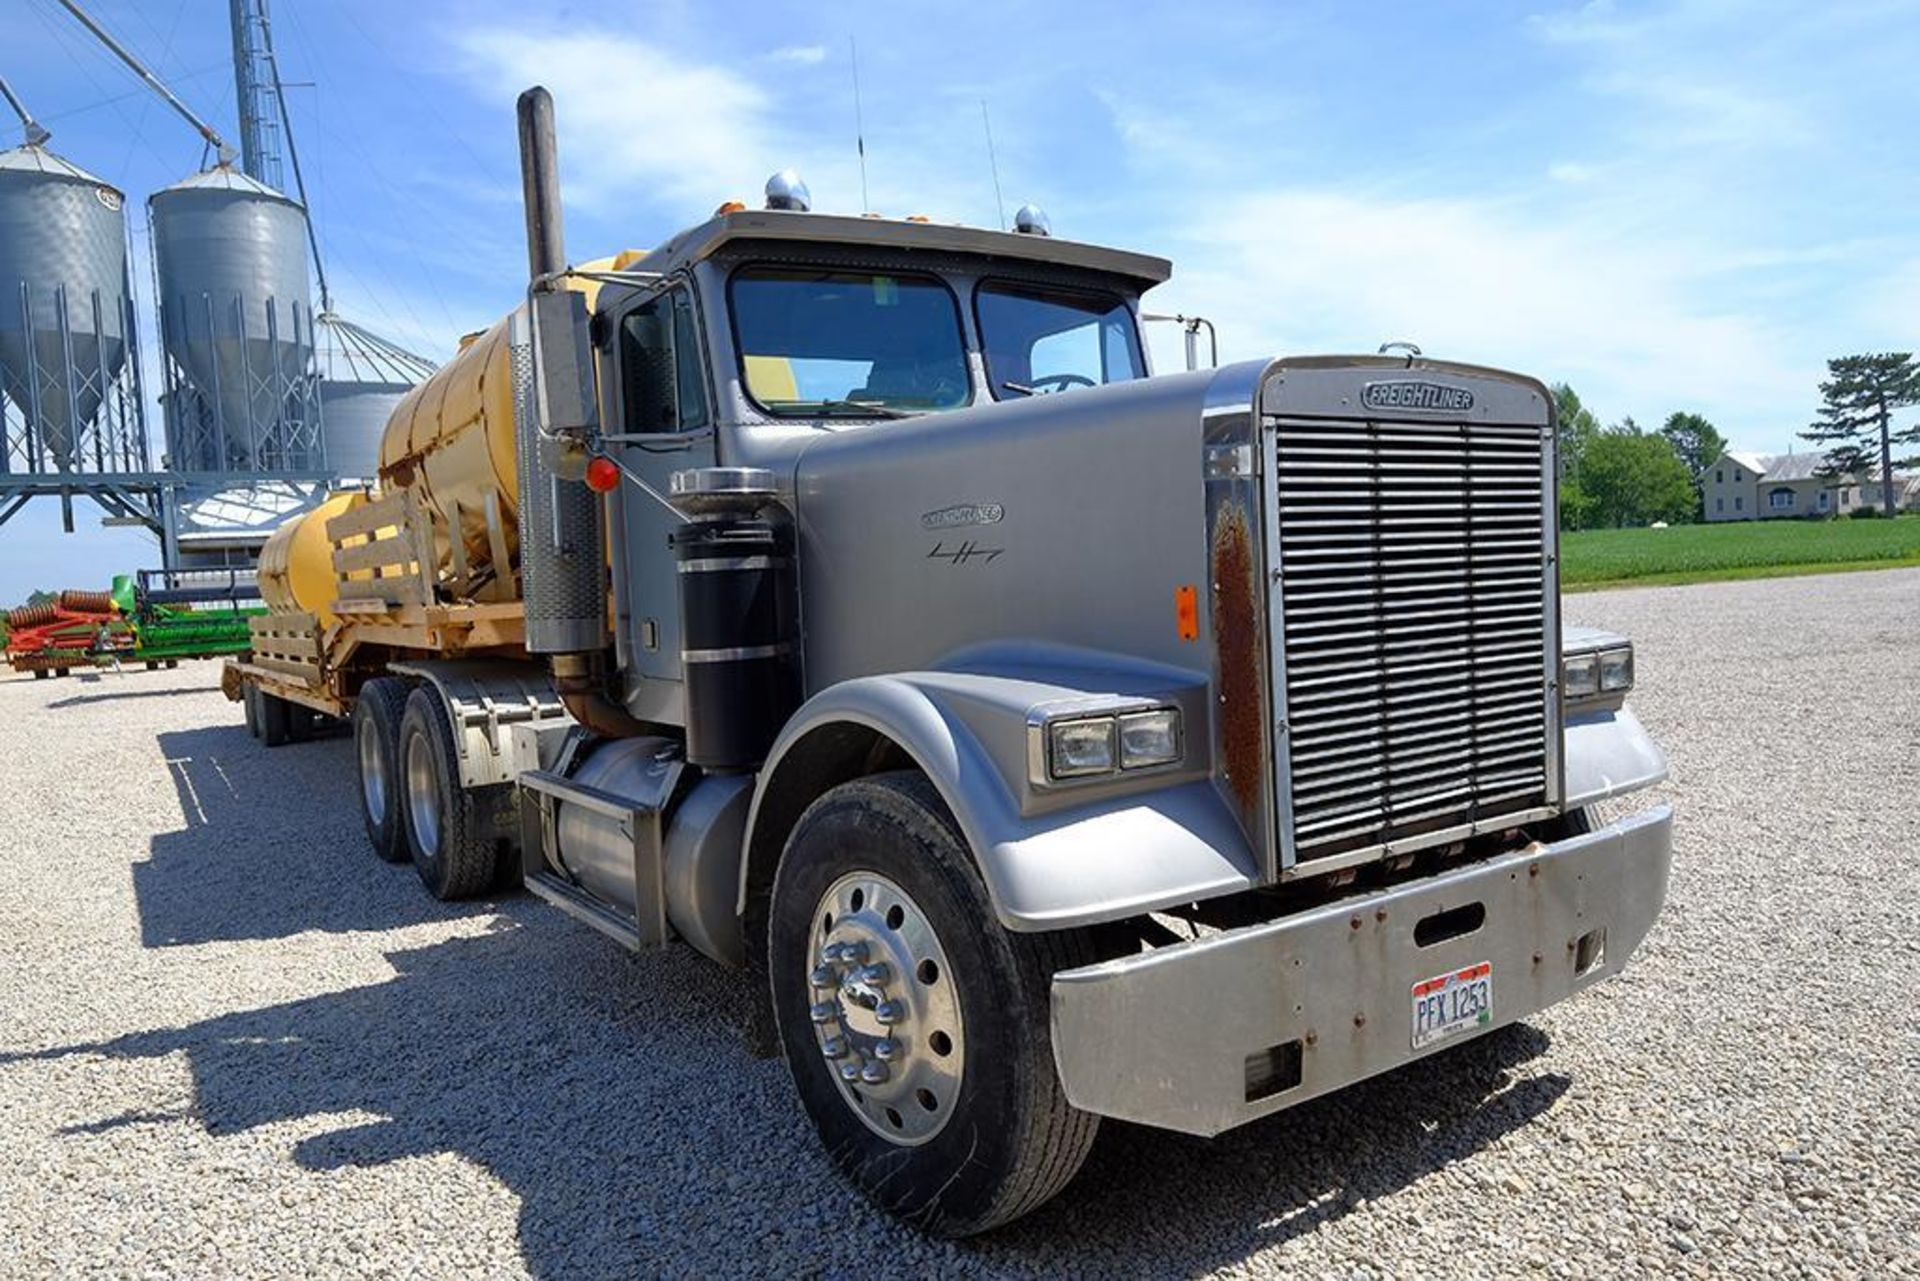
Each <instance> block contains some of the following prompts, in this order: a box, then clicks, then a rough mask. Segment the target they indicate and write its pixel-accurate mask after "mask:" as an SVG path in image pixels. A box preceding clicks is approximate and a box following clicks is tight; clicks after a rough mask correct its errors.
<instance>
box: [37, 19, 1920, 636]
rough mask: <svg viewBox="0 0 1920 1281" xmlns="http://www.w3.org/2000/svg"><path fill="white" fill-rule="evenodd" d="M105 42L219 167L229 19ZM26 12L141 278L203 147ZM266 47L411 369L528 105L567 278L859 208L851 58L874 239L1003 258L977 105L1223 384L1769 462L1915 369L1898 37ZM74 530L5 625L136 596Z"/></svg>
mask: <svg viewBox="0 0 1920 1281" xmlns="http://www.w3.org/2000/svg"><path fill="white" fill-rule="evenodd" d="M92 8H93V9H94V11H95V12H96V13H97V14H98V15H99V16H100V17H101V19H102V20H103V21H104V22H105V23H106V24H107V25H108V26H109V27H111V28H112V29H113V30H114V31H116V32H117V33H119V34H120V35H121V36H123V37H124V38H125V39H126V40H127V41H128V42H130V43H132V44H134V45H135V46H136V47H137V48H138V49H139V50H140V51H141V52H142V53H143V54H144V55H145V56H146V57H148V58H149V59H150V60H151V61H152V62H153V64H154V65H155V66H157V67H158V68H159V69H160V70H161V71H162V73H163V74H164V75H165V76H166V77H167V78H168V79H169V80H170V81H171V82H172V83H174V84H175V86H176V87H177V88H178V90H179V92H180V93H181V95H182V96H183V97H185V98H187V99H188V100H189V101H190V102H191V103H193V104H195V105H196V106H197V107H198V109H200V110H201V111H202V112H203V113H205V114H207V115H209V116H211V117H212V118H213V119H214V120H215V121H216V123H217V124H219V125H220V126H222V127H225V128H229V129H231V127H232V117H233V87H232V75H231V71H230V68H229V65H228V62H227V58H228V47H229V46H228V40H229V37H228V33H227V28H226V21H225V11H226V6H225V5H224V4H221V3H218V0H94V3H93V4H92ZM8 13H9V17H8V21H7V22H6V24H5V25H6V31H7V40H6V42H5V46H4V48H3V49H0V70H4V71H5V73H6V74H7V75H8V76H9V78H10V79H11V80H12V81H13V83H14V85H15V87H16V89H18V90H19V91H20V93H21V94H22V95H23V96H24V97H25V98H26V100H27V102H28V104H29V105H30V106H31V107H32V108H33V110H34V111H35V112H36V114H38V115H39V116H40V117H41V118H42V120H43V122H44V123H46V124H47V125H48V126H49V127H51V128H52V130H53V131H54V135H55V137H54V142H53V146H54V148H55V149H56V150H58V151H60V152H62V153H63V154H65V155H66V156H68V157H69V158H70V159H72V160H74V161H75V162H76V163H79V164H81V165H82V166H84V167H86V168H89V169H91V170H93V171H94V172H95V173H98V174H99V175H100V176H102V177H104V178H106V179H108V180H109V181H111V182H113V183H115V184H116V185H118V186H120V187H122V188H123V189H125V190H126V191H127V192H128V193H129V195H130V196H131V197H133V199H131V200H130V201H129V204H128V207H129V209H130V210H132V211H133V213H134V215H135V226H134V233H135V240H136V246H137V248H138V251H139V253H140V254H141V262H142V267H141V270H142V272H143V273H144V253H145V249H144V241H145V235H146V228H145V225H144V218H143V215H144V207H143V204H142V200H143V198H144V196H145V195H146V194H147V193H148V192H150V191H151V190H153V189H154V188H156V187H158V186H162V185H165V184H166V183H168V182H170V181H172V180H174V179H176V178H178V177H181V176H184V175H185V174H186V173H188V172H190V171H192V170H193V169H195V168H196V167H198V164H199V159H200V146H199V142H198V139H197V138H195V137H194V136H193V135H192V134H191V133H190V132H189V131H188V130H187V129H186V128H185V127H184V126H183V125H181V124H180V123H179V122H178V121H177V120H176V119H175V118H174V117H173V116H171V115H170V114H169V113H168V112H167V110H166V109H165V108H164V107H163V106H162V105H161V104H160V103H159V102H158V101H157V100H155V99H153V98H152V97H151V96H150V95H148V94H146V93H145V92H144V91H143V90H142V89H141V88H140V86H139V85H138V84H137V83H136V82H135V81H134V80H133V79H132V78H131V77H130V76H129V75H128V74H127V73H126V72H125V71H124V70H123V69H121V68H120V67H119V66H118V64H116V63H113V62H111V61H109V60H108V58H107V57H106V55H105V54H104V53H103V52H102V51H101V50H99V49H98V48H97V47H95V46H93V45H92V44H91V43H90V42H89V41H88V40H87V38H86V37H85V36H84V35H83V34H82V33H81V32H80V31H79V30H78V28H77V27H76V26H75V25H74V24H73V22H72V20H71V19H70V18H67V17H66V16H65V15H64V13H62V12H61V11H60V9H59V7H58V6H57V5H56V4H55V3H53V0H9V4H8ZM273 13H274V25H275V32H276V36H277V43H278V46H279V52H280V56H281V64H282V69H283V72H284V74H285V75H286V76H287V78H288V79H289V80H291V81H296V82H310V84H311V87H300V88H294V89H291V90H289V93H290V95H291V98H290V100H291V102H292V105H293V111H294V125H295V129H296V131H297V135H298V139H299V142H300V145H301V148H302V158H303V160H304V162H305V163H306V165H307V169H308V179H309V183H310V184H311V185H312V186H313V187H314V188H315V200H314V205H315V212H316V216H317V219H318V223H319V227H320V233H321V239H322V243H323V247H324V249H325V252H326V254H327V257H328V268H329V272H330V274H331V275H332V277H333V279H334V292H335V295H336V298H337V301H338V302H339V304H340V308H341V310H342V311H343V312H344V313H346V314H348V315H350V316H351V317H352V318H354V319H357V320H359V321H361V322H362V323H364V324H367V325H369V326H371V327H373V328H375V329H378V330H380V331H382V332H384V333H386V334H388V335H389V336H390V337H393V338H396V339H398V340H400V341H402V342H404V343H406V344H408V345H411V346H413V347H415V348H416V349H418V350H420V351H422V352H423V353H425V354H428V355H434V356H439V355H443V354H444V353H445V352H447V351H448V350H450V349H451V346H452V343H453V341H454V339H455V338H456V336H457V335H459V334H460V333H462V332H464V331H467V330H470V329H475V328H479V327H481V326H483V325H485V324H487V323H489V322H490V321H491V320H492V319H493V318H495V317H496V316H498V315H499V314H500V313H501V312H503V311H504V310H506V309H507V308H508V307H509V306H511V305H512V304H513V302H514V301H515V298H516V296H517V293H518V290H519V287H520V285H519V282H520V279H521V276H522V274H523V273H524V270H525V258H524V249H523V247H522V242H521V239H520V224H519V191H518V174H517V168H516V161H515V156H514V130H513V118H512V106H513V99H514V96H515V95H516V94H517V93H518V91H519V90H520V89H521V88H523V87H525V86H526V85H527V84H529V83H533V82H535V81H539V82H543V83H545V84H547V85H548V86H549V87H551V88H552V89H553V90H554V92H555V95H556V98H557V99H558V103H559V111H560V129H561V145H562V169H563V177H564V179H565V183H566V191H567V196H568V200H569V209H568V217H569V225H568V243H569V249H570V251H571V253H572V256H574V257H575V258H585V257H589V256H594V255H596V254H599V253H602V252H609V251H611V250H613V249H615V248H619V247H625V246H638V247H646V246H649V245H652V244H655V243H657V242H659V241H660V240H662V239H664V238H666V237H667V236H668V235H670V234H671V233H672V232H673V231H675V230H677V229H679V228H680V227H682V226H685V225H688V224H691V223H694V222H697V221H699V220H701V219H702V218H704V217H705V216H706V215H707V214H708V213H710V212H711V211H712V209H713V208H714V206H715V205H717V204H719V203H720V202H721V201H722V200H725V199H729V198H741V199H746V200H750V201H751V200H755V199H756V198H757V194H758V192H759V189H760V186H761V183H762V182H763V181H764V179H765V177H766V175H767V174H768V173H769V172H771V171H772V170H774V169H776V168H779V167H781V166H784V165H794V166H796V167H798V168H799V169H800V170H801V171H802V173H803V174H804V175H805V176H806V177H807V179H808V182H809V184H810V185H811V187H812V189H813V193H814V201H815V207H816V208H821V209H827V210H836V211H853V210H856V209H857V208H858V207H859V205H860V180H859V171H858V169H857V167H856V162H855V155H854V147H853V131H854V110H853V96H852V82H851V77H850V74H849V59H848V37H849V35H850V34H851V35H853V36H854V37H856V38H857V40H858V42H859V43H858V48H859V63H860V78H861V93H862V99H863V105H864V113H865V122H866V138H867V155H868V182H869V187H870V190H871V205H872V207H873V208H875V209H877V210H880V211H882V212H885V213H890V214H909V213H925V214H928V215H930V216H932V217H934V218H936V219H950V220H956V221H962V222H968V223H976V224H985V225H991V224H993V223H995V222H996V221H997V219H998V217H999V215H998V212H997V208H996V201H995V194H994V184H993V178H992V174H991V172H990V170H989V167H988V163H987V149H986V144H985V140H984V137H983V133H982V128H981V111H980V104H981V101H982V100H983V99H984V100H986V101H987V102H988V104H989V105H990V108H991V112H992V119H993V134H994V142H995V145H996V150H997V155H998V161H999V170H1000V185H1001V188H1002V190H1003V191H1004V194H1005V205H1006V209H1007V211H1008V212H1009V213H1011V211H1012V210H1013V209H1014V208H1015V207H1016V206H1018V205H1019V204H1020V203H1022V202H1024V201H1027V200H1034V201H1037V202H1039V203H1041V204H1042V205H1044V206H1045V207H1046V208H1047V210H1048V211H1049V213H1050V214H1051V216H1052V219H1053V226H1054V230H1055V232H1056V234H1059V235H1062V236H1066V237H1071V238H1074V239H1081V240H1092V241H1100V242H1106V243H1113V244H1118V245H1122V246H1126V247H1129V248H1137V249H1143V250H1148V251H1151V252H1156V253H1160V254H1164V255H1166V256H1168V257H1170V258H1172V259H1173V260H1174V264H1175V276H1174V279H1173V281H1172V282H1171V283H1170V284H1168V285H1167V286H1164V287H1163V288H1162V289H1161V290H1159V291H1156V293H1155V294H1154V295H1153V296H1152V297H1151V299H1150V303H1151V305H1153V306H1155V307H1156V308H1158V309H1161V310H1186V311H1197V312H1200V313H1202V314H1205V315H1208V316H1210V317H1212V318H1214V319H1215V320H1216V321H1217V322H1218V324H1219V326H1220V332H1221V346H1222V355H1223V357H1224V358H1227V359H1237V358H1242V357H1249V356H1255V355H1262V354H1269V353H1273V354H1280V353H1300V352H1307V351H1353V350H1363V351H1371V350H1373V349H1374V348H1375V347H1376V346H1377V345H1378V344H1379V343H1380V342H1382V341H1384V340H1387V339H1395V338H1405V339H1412V340H1414V341H1417V342H1419V343H1420V344H1421V345H1422V346H1423V347H1424V348H1425V349H1426V350H1427V352H1428V353H1429V354H1434V355H1440V356H1445V357H1449V358H1454V359H1461V360H1468V361H1473V362H1478V363H1483V364H1491V365H1499V366H1505V367H1510V368H1514V369H1519V370H1522V371H1525V372H1528V373H1532V374H1535V375H1537V376H1539V377H1542V378H1544V379H1547V380H1549V381H1561V380H1564V381H1568V382H1571V383H1572V384H1573V386H1574V387H1575V388H1576V389H1577V390H1578V391H1579V392H1580V394H1581V395H1582V397H1583V398H1584V399H1585V400H1586V402H1587V404H1588V405H1589V406H1590V407H1592V408H1593V409H1594V410H1595V411H1596V412H1597V413H1598V414H1599V415H1600V416H1601V417H1602V419H1603V420H1605V421H1608V422H1613V421H1617V420H1618V419H1620V418H1622V417H1624V416H1627V415H1632V416H1633V417H1635V418H1636V419H1637V420H1638V421H1640V422H1641V423H1642V424H1643V425H1654V424H1657V423H1658V422H1659V421H1660V420H1662V419H1664V417H1665V416H1666V415H1667V414H1668V413H1670V412H1672V411H1674V410H1677V409H1688V410H1696V411H1699V412H1702V413H1705V414H1706V415H1707V416H1708V417H1710V418H1711V419H1713V420H1714V422H1715V423H1717V424H1718V425H1719V426H1720V428H1721V430H1722V431H1723V432H1724V433H1725V434H1726V435H1728V436H1729V437H1730V438H1731V439H1732V440H1733V441H1734V442H1735V443H1736V444H1737V445H1739V446H1742V447H1745V448H1749V449H1755V450H1763V451H1780V450H1783V449H1785V448H1787V447H1788V446H1789V445H1790V444H1791V443H1792V433H1793V432H1794V430H1795V429H1796V428H1797V427H1798V426H1799V425H1800V424H1803V423H1805V422H1806V421H1807V420H1808V419H1810V418H1811V416H1812V414H1813V411H1814V408H1815V404H1816V400H1817V389H1816V385H1817V383H1818V381H1819V378H1820V375H1821V373H1822V370H1823V361H1824V360H1825V359H1826V358H1827V357H1828V356H1832V355H1838V354H1842V353H1846V352H1853V351H1859V350H1868V349H1875V350H1878V349H1887V348H1893V349H1910V348H1912V347H1913V346H1914V345H1915V344H1916V339H1917V337H1920V335H1916V333H1915V330H1916V327H1917V324H1916V322H1917V321H1920V309H1917V308H1916V304H1917V303H1920V246H1917V245H1916V243H1915V240H1914V236H1913V228H1914V223H1915V213H1914V211H1915V210H1916V208H1920V174H1916V169H1915V166H1914V163H1913V159H1912V154H1913V153H1912V147H1911V142H1910V138H1909V132H1910V128H1911V124H1912V121H1913V120H1914V118H1915V111H1914V108H1915V106H1916V102H1915V99H1916V96H1920V91H1917V90H1916V85H1920V77H1916V76H1915V75H1914V74H1913V70H1912V69H1913V67H1914V66H1915V65H1920V8H1917V7H1916V6H1914V5H1912V4H1911V3H1858V4H1847V3H1832V4H1829V3H1822V4H1817V5H1807V4H1804V3H1781V4H1773V3H1743V4H1735V3H1724V2H1717V0H1705V2H1696V0H1684V2H1681V3H1671V4H1664V3H1648V4H1636V3H1625V2H1620V3H1589V4H1573V3H1566V4H1555V3H1540V2H1537V3H1531V4H1501V3H1493V2H1479V3H1470V2H1467V0H1453V2H1448V0H1434V2H1429V3H1422V4H1404V5H1391V4H1389V5H1374V6H1366V7H1364V8H1362V7H1356V6H1352V5H1346V4H1336V3H1326V4H1290V5H1284V6H1279V5H1262V4H1205V3H1199V2H1197V0H1195V2H1191V3H1186V4H1180V5H1170V4H1145V3H1142V4H1133V5H1115V4H1103V5H1098V6H1073V5H1036V4H1033V3H1031V2H1030V0H1028V2H1026V3H1017V4H1016V3H999V2H997V0H968V2H967V3H964V4H911V5H889V6H874V5H853V4H820V5H813V6H806V7H801V6H785V5H773V4H767V3H761V2H751V3H727V4H693V3H662V4H622V5H586V4H579V5H550V4H529V3H496V2H494V0H468V2H465V3H459V4H452V3H430V2H428V0H412V2H410V3H405V4H400V3H393V2H392V0H385V2H384V3H380V2H375V0H324V2H323V0H276V2H275V4H274V6H273ZM1361 14H1364V15H1365V16H1364V17H1360V16H1356V15H1361ZM9 132H11V131H9ZM9 140H10V139H9ZM140 287H141V288H142V289H143V291H145V290H146V281H145V277H144V274H143V276H142V280H141V282H140ZM1156 353H1157V358H1158V360H1159V362H1160V364H1161V367H1162V368H1169V367H1174V366H1175V365H1176V363H1177V359H1178V355H1177V352H1176V351H1175V350H1174V345H1173V344H1172V343H1170V342H1163V343H1161V344H1160V345H1158V346H1157V348H1156ZM149 371H150V379H151V378H152V377H153V376H154V375H157V366H153V365H151V364H150V365H149ZM81 515H82V519H83V523H84V525H85V528H83V529H82V530H81V532H79V533H77V534H74V535H65V534H61V533H60V532H59V531H58V509H57V506H56V505H55V504H52V503H51V502H46V503H43V504H36V505H34V506H30V507H29V508H28V509H27V510H26V511H25V512H24V513H23V514H22V515H20V516H18V517H16V518H15V519H14V520H13V522H12V523H11V524H9V525H8V526H7V527H5V528H4V529H0V602H10V601H13V600H16V599H18V598H19V597H21V596H22V595H24V594H25V592H26V591H27V590H28V589H30V588H31V587H35V586H43V585H53V586H66V585H73V586H104V585H105V582H106V579H107V578H108V577H109V576H110V575H111V574H112V573H113V572H114V571H115V570H119V569H124V568H128V567H131V566H133V565H135V564H151V563H155V561H156V560H157V553H156V552H155V550H154V549H153V546H152V543H151V541H150V540H147V539H145V538H143V537H142V536H141V535H139V534H137V533H133V532H129V531H124V530H101V529H99V528H98V527H97V519H96V516H95V514H94V513H93V511H92V510H91V509H83V511H82V513H81Z"/></svg>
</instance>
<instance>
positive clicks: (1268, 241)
mask: <svg viewBox="0 0 1920 1281" xmlns="http://www.w3.org/2000/svg"><path fill="white" fill-rule="evenodd" d="M1208 207H1211V208H1214V209H1216V210H1217V213H1216V214H1215V215H1213V216H1212V217H1210V218H1206V219H1204V220H1203V221H1202V222H1201V223H1200V224H1199V225H1198V226H1197V227H1196V228H1194V235H1193V244H1192V246H1191V247H1190V248H1189V249H1188V250H1187V251H1186V252H1184V253H1183V254H1181V255H1180V256H1179V258H1178V261H1179V263H1180V264H1181V267H1180V272H1179V275H1178V276H1177V277H1176V281H1175V283H1174V285H1173V286H1171V287H1170V288H1169V291H1168V296H1167V297H1166V298H1164V299H1160V300H1158V301H1159V302H1160V304H1161V305H1162V306H1163V307H1165V306H1167V305H1169V304H1172V303H1174V302H1175V300H1176V299H1178V300H1179V304H1180V305H1181V307H1182V309H1192V310H1199V311H1203V312H1206V313H1209V314H1211V315H1212V316H1213V317H1214V318H1215V319H1216V320H1218V321H1219V322H1220V325H1221V336H1222V342H1223V347H1224V348H1225V351H1226V352H1227V353H1228V354H1230V355H1235V356H1252V355H1261V354H1301V353H1305V352H1311V351H1325V350H1347V351H1354V350H1358V351H1371V350H1373V349H1374V348H1375V347H1376V346H1377V345H1378V344H1379V343H1381V342H1384V341H1387V340H1389V339H1408V340H1412V341H1415V342H1418V343H1419V344H1420V345H1421V346H1422V347H1423V348H1424V349H1425V350H1426V352H1427V353H1428V354H1429V355H1434V356H1439V357H1443V358H1453V359H1461V360H1467V361H1471V362H1476V363H1486V364H1493V365H1499V366H1504V367H1507V368H1511V369H1516V370H1518V371H1521V372H1523V373H1529V374H1534V375H1536V376H1539V377H1541V378H1543V379H1546V380H1549V381H1555V380H1562V379H1564V380H1567V381H1570V382H1572V383H1573V384H1574V385H1575V386H1577V387H1579V388H1580V390H1581V392H1582V394H1583V395H1585V396H1586V397H1587V398H1588V400H1589V401H1590V403H1593V404H1595V405H1596V407H1597V408H1598V409H1599V411H1600V412H1601V413H1602V414H1603V415H1604V416H1606V417H1608V418H1618V417H1620V416H1623V415H1625V414H1628V413H1631V414H1634V415H1635V416H1637V417H1639V418H1640V419H1642V420H1643V421H1644V420H1648V419H1651V418H1654V417H1656V416H1657V415H1659V414H1661V413H1664V412H1666V411H1667V410H1668V409H1669V408H1671V407H1675V406H1679V405H1683V404H1692V403H1695V402H1697V401H1698V400H1699V399H1700V397H1701V394H1702V391H1703V389H1711V391H1712V393H1713V395H1714V397H1715V403H1716V404H1717V405H1718V406H1720V407H1722V408H1723V410H1724V411H1725V412H1728V413H1730V414H1737V415H1741V416H1748V417H1751V418H1752V419H1753V420H1754V421H1755V425H1756V426H1759V425H1761V424H1764V423H1766V422H1771V421H1777V420H1778V419H1779V417H1780V416H1781V415H1783V414H1786V415H1789V416H1796V415H1798V414H1799V413H1800V412H1801V402H1803V401H1804V400H1805V399H1806V394H1807V388H1808V387H1810V386H1811V385H1812V384H1811V382H1810V381H1809V377H1810V373H1811V372H1813V371H1811V370H1810V369H1809V368H1807V367H1806V362H1805V361H1803V360H1800V359H1798V358H1797V354H1798V352H1799V350H1800V346H1799V344H1796V343H1793V342H1791V341H1789V340H1788V336H1787V335H1785V334H1783V333H1782V332H1781V331H1780V330H1779V329H1778V328H1776V327H1775V326H1774V325H1772V324H1770V323H1768V322H1767V321H1766V320H1763V319H1760V318H1757V317H1754V316H1750V315H1745V314H1741V313H1740V312H1738V311H1735V310H1731V309H1729V310H1720V309H1717V308H1715V307H1713V306H1712V305H1711V304H1710V303H1706V304H1703V303H1702V301H1701V299H1702V298H1703V297H1705V298H1710V297H1711V291H1710V290H1704V289H1698V288H1696V287H1695V286H1697V285H1698V284H1699V283H1700V282H1699V280H1698V278H1697V276H1696V275H1695V273H1694V270H1693V268H1692V267H1691V266H1690V264H1691V263H1692V262H1693V261H1694V260H1695V258H1696V257H1697V255H1696V253H1695V252H1694V249H1693V247H1692V246H1690V245H1687V244H1685V243H1675V242H1662V241H1658V240H1648V239H1645V238H1643V237H1640V236H1636V235H1634V234H1632V233H1625V234H1622V233H1619V232H1616V231H1615V230H1614V229H1613V228H1612V225H1611V224H1610V223H1609V222H1608V221H1607V220H1606V219H1605V218H1604V217H1600V218H1594V219H1587V220H1581V221H1570V220H1566V219H1563V218H1545V217H1541V216H1538V215H1535V214H1532V213H1531V211H1529V210H1528V209H1526V208H1524V207H1521V206H1516V205H1512V204H1506V203H1502V202H1498V201H1493V200H1477V199H1411V200H1402V199H1387V198H1375V197H1369V196H1366V195H1359V194H1352V193H1348V192H1335V191H1325V190H1286V189H1277V190H1271V191H1267V192H1264V193H1258V194H1250V195H1246V196H1243V197H1239V198H1237V199H1236V198H1228V199H1226V200H1224V201H1223V202H1219V203H1209V205H1208ZM1728 425H1729V426H1732V425H1735V424H1733V423H1731V422H1729V424H1728Z"/></svg>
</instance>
